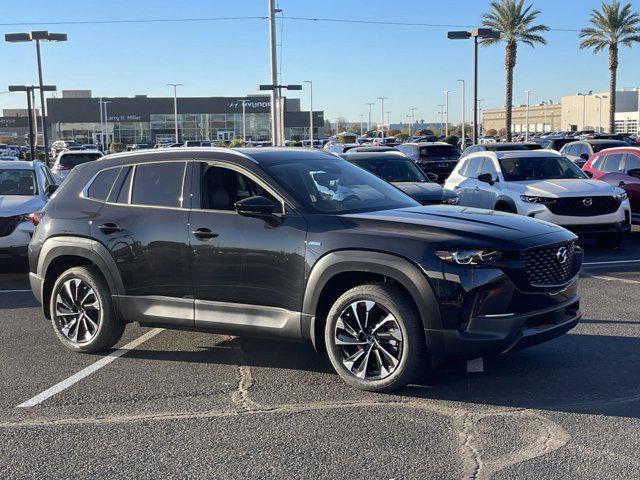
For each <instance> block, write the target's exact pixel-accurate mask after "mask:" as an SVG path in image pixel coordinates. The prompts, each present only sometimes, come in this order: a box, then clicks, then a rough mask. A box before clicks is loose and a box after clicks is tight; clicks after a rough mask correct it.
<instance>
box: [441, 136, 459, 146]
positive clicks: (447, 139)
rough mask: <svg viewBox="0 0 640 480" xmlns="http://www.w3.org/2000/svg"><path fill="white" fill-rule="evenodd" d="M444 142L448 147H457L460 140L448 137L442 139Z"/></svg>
mask: <svg viewBox="0 0 640 480" xmlns="http://www.w3.org/2000/svg"><path fill="white" fill-rule="evenodd" d="M444 141H445V142H447V143H448V144H449V145H458V142H459V141H460V139H459V138H458V137H456V136H455V135H449V136H447V137H444Z"/></svg>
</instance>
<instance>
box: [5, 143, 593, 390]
mask: <svg viewBox="0 0 640 480" xmlns="http://www.w3.org/2000/svg"><path fill="white" fill-rule="evenodd" d="M34 218H37V219H40V222H39V225H38V226H37V227H36V230H35V233H34V236H33V239H32V241H31V243H30V245H29V264H30V270H31V273H30V282H31V287H32V289H33V292H34V294H35V296H36V298H38V299H39V301H40V302H41V303H42V305H43V313H44V316H45V317H46V318H48V319H50V320H51V324H52V327H53V331H54V333H55V335H56V336H57V337H58V339H59V340H60V342H61V343H62V344H63V345H64V346H65V347H67V348H69V349H71V350H74V351H78V352H95V351H100V350H105V349H109V348H111V347H112V346H113V345H114V344H116V343H117V342H118V340H119V339H120V337H121V335H122V333H123V330H124V327H125V324H126V323H128V322H139V323H140V324H142V325H146V326H161V327H164V328H175V329H178V330H197V331H210V332H218V333H228V334H232V335H264V336H265V337H276V338H289V339H295V340H301V341H306V342H310V343H312V344H313V345H314V346H315V347H316V348H317V349H318V350H326V352H327V354H328V357H329V359H330V361H331V364H332V365H333V367H334V369H335V370H336V372H338V374H339V375H340V376H341V377H342V378H343V379H344V380H345V381H346V382H347V383H349V384H350V385H352V386H355V387H357V388H361V389H365V390H372V391H390V390H394V389H397V388H400V387H402V386H404V385H406V384H407V383H409V382H411V381H413V380H414V379H415V378H417V377H418V375H419V374H420V372H421V371H422V369H423V368H424V367H425V365H426V364H427V362H428V355H456V356H458V355H463V356H466V357H478V356H481V355H483V354H485V353H492V352H493V353H499V352H501V353H505V352H507V351H511V350H514V349H518V348H522V347H528V346H531V345H534V344H536V343H540V342H542V341H546V340H549V339H550V338H553V337H556V336H558V335H561V334H563V333H565V332H566V331H568V330H570V329H571V328H573V327H574V326H575V325H576V324H577V323H578V321H579V319H580V317H581V313H580V309H579V304H580V297H579V295H578V292H577V286H576V282H577V278H578V275H579V272H580V268H581V264H582V257H583V254H582V251H581V249H580V248H579V247H578V246H577V245H576V244H575V241H576V236H575V235H573V234H572V233H570V232H568V231H567V230H565V229H563V228H561V227H557V226H555V225H552V224H549V223H546V222H541V221H538V220H535V219H532V218H528V217H523V216H517V215H511V214H506V213H501V212H495V211H491V210H476V209H471V208H461V207H456V206H430V207H423V206H421V205H420V204H419V203H418V202H416V201H415V200H413V199H412V198H410V197H409V196H407V195H405V194H404V193H402V192H401V191H400V190H398V189H397V188H395V187H393V186H392V185H389V184H388V183H387V182H385V181H384V180H382V179H380V178H378V177H376V176H375V175H373V174H371V173H369V172H367V171H365V170H364V169H362V168H360V167H357V166H355V165H353V164H351V163H350V162H347V161H346V160H343V159H342V158H339V157H337V156H335V155H332V154H328V153H326V152H318V151H313V150H310V149H301V148H289V149H287V148H260V149H256V148H253V149H238V150H232V149H223V148H168V149H157V150H147V151H144V152H127V153H122V154H114V155H110V156H108V157H105V158H103V159H102V160H100V161H98V162H89V163H85V164H83V165H80V166H78V167H77V168H74V169H73V170H72V171H71V173H70V175H69V177H68V179H67V181H66V182H65V183H64V184H63V185H62V186H61V187H60V189H59V190H58V191H57V193H56V195H54V196H53V197H52V198H51V200H50V202H49V203H48V204H47V206H46V207H45V209H44V211H43V212H40V213H38V215H37V216H36V217H34ZM35 223H38V222H37V220H36V222H35ZM16 341H21V342H28V341H33V339H31V338H23V339H16ZM274 348H283V345H282V343H279V344H278V345H277V347H274Z"/></svg>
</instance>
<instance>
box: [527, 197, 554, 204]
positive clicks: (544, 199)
mask: <svg viewBox="0 0 640 480" xmlns="http://www.w3.org/2000/svg"><path fill="white" fill-rule="evenodd" d="M520 200H522V201H523V202H526V203H541V204H543V205H548V204H550V203H556V199H555V198H548V197H534V196H531V195H520Z"/></svg>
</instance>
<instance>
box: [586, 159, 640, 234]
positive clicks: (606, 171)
mask: <svg viewBox="0 0 640 480" xmlns="http://www.w3.org/2000/svg"><path fill="white" fill-rule="evenodd" d="M582 170H584V171H585V172H586V173H587V175H589V176H590V177H593V178H596V179H598V180H603V181H605V182H607V183H609V184H610V185H614V186H616V187H620V188H622V189H624V191H625V192H627V195H628V196H629V202H630V203H631V211H632V214H631V217H632V221H633V223H638V224H640V147H618V148H608V149H606V150H602V151H600V152H598V153H595V154H594V155H593V156H592V157H591V158H590V159H589V161H588V162H587V163H586V164H585V165H584V167H583V168H582Z"/></svg>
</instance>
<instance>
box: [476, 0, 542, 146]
mask: <svg viewBox="0 0 640 480" xmlns="http://www.w3.org/2000/svg"><path fill="white" fill-rule="evenodd" d="M490 5H491V11H490V12H488V13H485V14H484V15H482V19H483V20H482V24H483V25H484V26H485V27H490V28H493V29H494V30H497V31H498V32H500V38H485V39H483V40H482V44H483V45H492V44H495V43H498V42H500V41H504V42H505V58H504V66H505V70H506V74H507V79H506V85H505V105H506V115H505V127H506V129H507V141H511V118H512V114H513V112H512V109H513V69H514V67H515V66H516V59H517V55H518V43H519V42H521V43H524V44H525V45H529V46H530V47H535V45H536V44H538V43H539V44H542V45H545V44H546V43H547V41H546V40H545V39H544V37H543V36H542V35H540V33H542V32H546V31H548V30H549V27H547V26H546V25H542V24H538V25H534V24H533V23H534V22H535V21H536V18H538V15H540V10H531V7H532V5H528V6H526V7H525V5H524V0H496V1H493V2H491V4H490Z"/></svg>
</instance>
